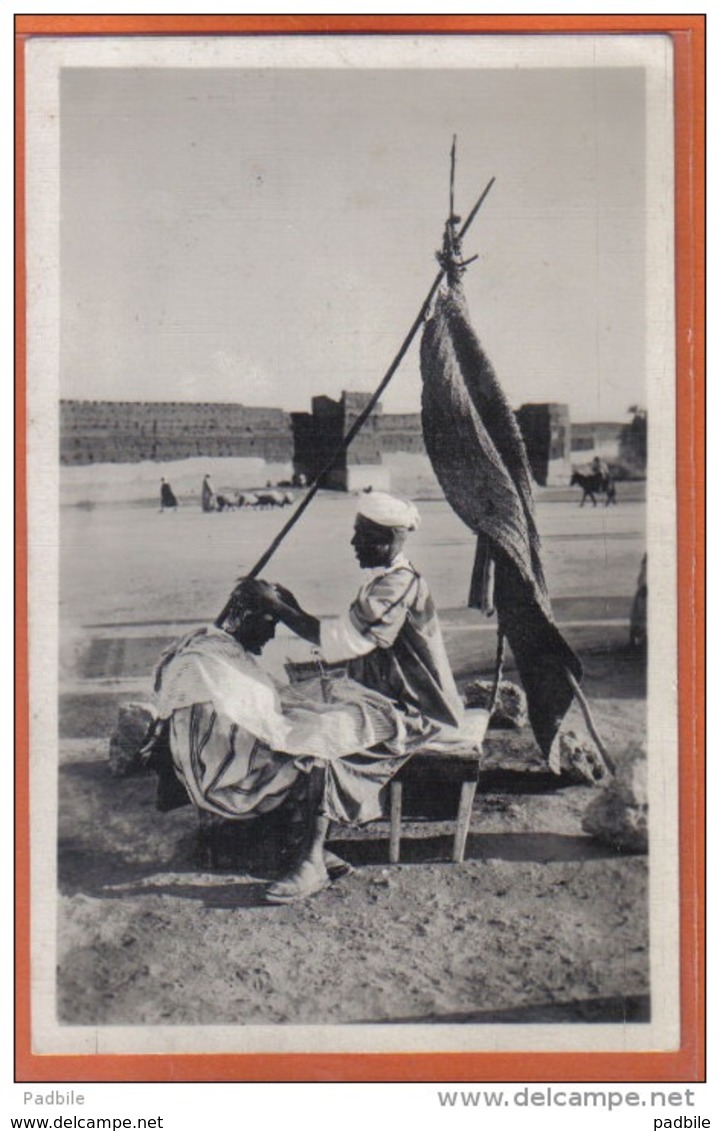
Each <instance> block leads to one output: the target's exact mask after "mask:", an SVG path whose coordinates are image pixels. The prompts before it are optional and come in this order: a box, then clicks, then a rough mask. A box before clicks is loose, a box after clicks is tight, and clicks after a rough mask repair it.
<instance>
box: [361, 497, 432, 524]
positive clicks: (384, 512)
mask: <svg viewBox="0 0 720 1131" xmlns="http://www.w3.org/2000/svg"><path fill="white" fill-rule="evenodd" d="M357 513H358V514H359V515H362V517H363V518H367V519H369V520H370V521H371V522H376V523H377V524H378V526H392V527H394V528H395V529H400V530H417V528H418V526H419V525H420V515H419V513H418V509H417V507H416V506H415V505H414V503H411V502H409V501H408V500H407V499H399V498H398V497H397V496H396V495H388V494H387V493H386V492H385V491H368V492H367V494H364V495H362V496H361V497H360V502H359V504H358V510H357Z"/></svg>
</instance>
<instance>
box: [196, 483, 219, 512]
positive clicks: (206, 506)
mask: <svg viewBox="0 0 720 1131" xmlns="http://www.w3.org/2000/svg"><path fill="white" fill-rule="evenodd" d="M200 505H201V506H202V509H203V510H204V511H214V510H217V499H216V498H215V488H214V487H213V485H212V483H211V482H210V476H209V475H206V476H205V478H204V479H203V481H202V489H201V492H200Z"/></svg>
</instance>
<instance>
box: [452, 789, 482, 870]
mask: <svg viewBox="0 0 720 1131" xmlns="http://www.w3.org/2000/svg"><path fill="white" fill-rule="evenodd" d="M476 788H477V782H476V781H464V782H463V783H462V789H461V790H460V804H459V805H458V811H457V818H456V820H455V840H454V842H453V863H454V864H461V863H462V861H463V859H464V857H465V844H466V842H467V837H468V832H469V831H470V818H471V816H472V807H473V801H474V800H475V790H476Z"/></svg>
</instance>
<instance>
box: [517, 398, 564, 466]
mask: <svg viewBox="0 0 720 1131" xmlns="http://www.w3.org/2000/svg"><path fill="white" fill-rule="evenodd" d="M515 418H516V420H517V422H518V425H519V427H520V431H521V433H522V437H523V440H524V441H525V448H526V450H527V454H528V460H529V463H530V469H531V471H532V474H533V479H534V480H535V482H536V483H538V484H539V485H540V486H541V487H552V486H557V485H559V484H561V483H562V484H564V483H567V482H568V480H569V477H570V412H569V410H568V406H567V405H566V404H524V405H522V407H521V408H519V409H518V410H517V412H516V413H515Z"/></svg>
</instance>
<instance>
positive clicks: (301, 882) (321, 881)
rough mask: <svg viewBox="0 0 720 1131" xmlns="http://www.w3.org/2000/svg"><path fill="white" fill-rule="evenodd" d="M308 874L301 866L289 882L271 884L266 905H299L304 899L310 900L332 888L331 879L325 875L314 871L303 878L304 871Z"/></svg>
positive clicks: (267, 892)
mask: <svg viewBox="0 0 720 1131" xmlns="http://www.w3.org/2000/svg"><path fill="white" fill-rule="evenodd" d="M304 870H305V872H306V873H307V871H308V870H307V869H303V865H302V864H301V865H300V867H299V868H298V870H297V872H295V873H294V875H292V876H290V877H288V879H287V880H279V881H278V882H277V883H276V884H271V885H270V887H269V888H268V889H267V891H266V892H265V902H266V903H298V902H299V901H300V900H302V899H308V898H309V897H310V896H311V895H317V893H318V892H321V891H325V889H326V888H329V887H330V877H329V875H327V874H325V875H324V876H322V875H318V873H317V872H315V871H314V870H311V871H310V875H307V874H306V875H305V876H303V871H304Z"/></svg>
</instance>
